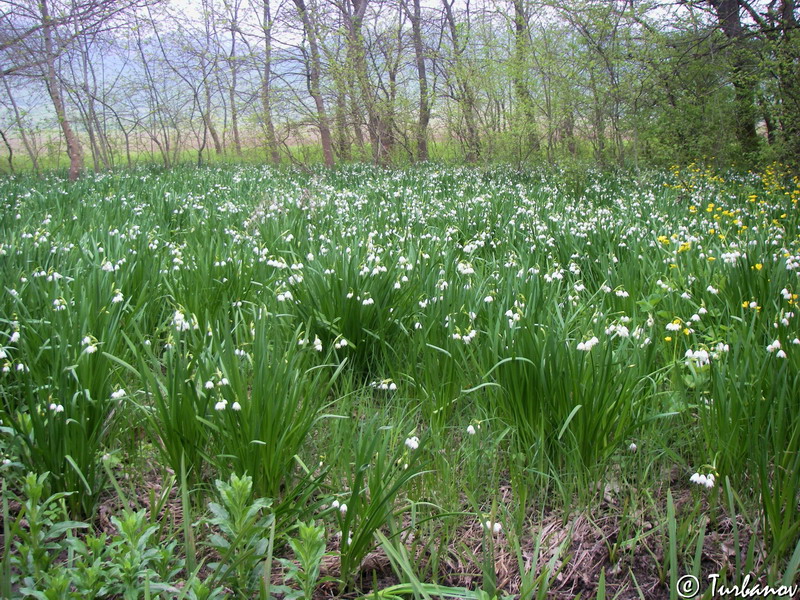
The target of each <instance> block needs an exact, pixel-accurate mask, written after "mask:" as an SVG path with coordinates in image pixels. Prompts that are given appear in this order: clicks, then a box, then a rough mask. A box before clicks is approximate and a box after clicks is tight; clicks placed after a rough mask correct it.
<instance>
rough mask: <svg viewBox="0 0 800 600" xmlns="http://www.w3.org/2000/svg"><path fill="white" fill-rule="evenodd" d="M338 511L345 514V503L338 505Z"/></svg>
mask: <svg viewBox="0 0 800 600" xmlns="http://www.w3.org/2000/svg"><path fill="white" fill-rule="evenodd" d="M339 512H340V513H341V514H342V516H345V515H346V514H347V504H344V503H342V504H341V505H340V506H339Z"/></svg>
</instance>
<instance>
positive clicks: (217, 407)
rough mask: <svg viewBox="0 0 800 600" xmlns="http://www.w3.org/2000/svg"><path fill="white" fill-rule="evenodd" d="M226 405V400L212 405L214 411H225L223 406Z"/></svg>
mask: <svg viewBox="0 0 800 600" xmlns="http://www.w3.org/2000/svg"><path fill="white" fill-rule="evenodd" d="M227 404H228V401H227V400H220V401H219V402H217V403H216V404H215V405H214V410H225V406H226V405H227Z"/></svg>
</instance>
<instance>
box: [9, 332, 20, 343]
mask: <svg viewBox="0 0 800 600" xmlns="http://www.w3.org/2000/svg"><path fill="white" fill-rule="evenodd" d="M18 341H19V331H15V332H14V333H12V334H11V337H10V338H8V343H9V344H16V343H17V342H18Z"/></svg>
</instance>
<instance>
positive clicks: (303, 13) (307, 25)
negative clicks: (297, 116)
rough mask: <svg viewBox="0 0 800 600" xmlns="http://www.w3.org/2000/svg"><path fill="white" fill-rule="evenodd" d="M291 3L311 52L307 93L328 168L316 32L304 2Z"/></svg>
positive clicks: (330, 146) (328, 132) (329, 159)
mask: <svg viewBox="0 0 800 600" xmlns="http://www.w3.org/2000/svg"><path fill="white" fill-rule="evenodd" d="M293 1H294V4H295V6H296V7H297V12H298V13H299V14H300V19H301V20H302V22H303V29H304V30H305V33H306V39H307V40H308V46H309V48H310V50H311V61H310V64H309V65H308V81H309V92H310V94H311V97H312V98H313V99H314V104H315V105H316V107H317V123H318V127H319V135H320V138H321V140H322V155H323V156H324V158H325V164H326V165H327V166H329V167H330V166H333V144H332V143H331V128H330V125H328V115H327V113H326V112H325V101H324V99H323V98H322V90H321V89H320V74H321V72H322V64H321V61H320V56H319V46H318V45H317V32H316V30H315V26H314V22H313V21H312V19H311V16H310V15H309V14H308V10H307V9H306V4H305V0H293Z"/></svg>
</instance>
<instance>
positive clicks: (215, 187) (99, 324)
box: [0, 165, 800, 600]
mask: <svg viewBox="0 0 800 600" xmlns="http://www.w3.org/2000/svg"><path fill="white" fill-rule="evenodd" d="M799 201H800V179H798V178H797V177H794V178H792V177H791V176H790V175H788V174H786V173H784V172H783V170H782V168H781V167H780V166H775V167H772V168H769V169H767V170H766V171H765V172H763V173H757V174H756V173H748V174H737V173H733V172H730V173H726V172H718V171H710V170H706V169H704V168H703V167H701V166H695V165H691V166H689V167H684V168H677V167H676V168H674V169H672V170H663V171H647V172H642V173H640V174H613V173H608V172H601V171H599V170H562V171H559V170H555V169H551V170H540V171H535V170H534V171H531V170H525V171H517V170H514V169H512V168H506V167H492V168H485V169H480V168H466V167H461V168H457V167H437V166H434V165H427V166H423V167H418V168H408V169H396V170H387V169H379V168H375V167H369V166H349V167H342V168H340V169H337V170H324V169H322V168H317V169H315V170H310V171H308V170H303V171H299V170H291V169H288V168H287V169H280V170H276V169H270V168H267V167H257V166H245V167H236V166H220V167H215V168H201V169H191V168H178V169H175V170H172V171H159V170H155V169H150V170H144V169H140V170H133V171H128V172H119V173H113V174H99V175H96V176H88V177H85V178H83V179H81V180H79V181H78V182H76V183H69V182H67V181H65V180H63V179H59V178H57V177H55V176H52V175H51V176H45V177H43V178H41V179H35V178H33V177H28V176H20V177H17V178H6V179H1V180H0V203H2V211H0V233H2V236H1V237H0V244H2V245H0V283H2V290H0V292H2V294H1V295H0V367H2V373H0V400H2V402H1V403H0V418H2V429H0V454H1V455H2V457H0V458H2V460H3V461H4V462H3V465H2V466H1V467H0V473H2V478H3V498H4V500H3V508H2V510H3V523H4V535H3V544H4V552H3V557H4V558H3V561H4V562H3V568H2V572H0V597H36V598H67V597H84V598H91V597H102V598H106V597H108V598H117V597H125V598H138V597H147V596H148V595H149V597H162V598H175V597H187V598H198V599H199V598H222V597H231V598H233V597H235V598H241V597H261V598H268V597H269V596H270V595H272V596H274V597H278V598H295V597H300V598H303V597H306V598H311V597H314V598H331V597H342V598H344V597H346V598H358V597H362V596H366V595H367V594H369V598H385V599H387V600H388V599H391V598H397V597H418V598H424V597H459V598H480V599H486V600H489V599H491V598H494V597H497V598H503V597H506V596H513V597H519V598H533V597H541V598H544V597H552V598H573V597H576V596H577V595H580V597H582V598H595V597H608V598H613V597H619V598H647V599H650V598H677V597H681V596H680V594H682V593H684V592H685V588H680V587H679V583H680V585H685V583H686V581H687V579H686V576H689V577H690V578H691V577H697V578H698V580H699V585H700V592H701V593H702V592H703V591H705V590H707V589H709V588H710V586H711V581H712V580H710V579H707V577H708V576H709V575H714V574H718V575H719V579H718V582H719V583H720V584H721V583H722V582H723V581H725V582H726V585H733V584H736V583H739V584H741V583H742V582H743V581H744V577H745V576H746V575H747V574H748V573H752V576H751V579H750V585H751V586H752V585H753V582H758V583H759V584H760V585H772V586H778V585H780V584H786V585H790V584H793V583H795V580H796V578H797V572H798V570H800V544H799V543H798V540H800V514H799V513H798V501H799V500H800V497H799V496H798V492H800V339H799V338H800V317H798V312H799V311H798V307H797V302H798V294H800V277H799V276H800V210H798V202H799ZM45 474H47V476H46V477H44V475H45ZM52 494H55V496H53V497H50V496H51V495H52ZM309 523H311V524H313V526H308V524H309ZM304 524H305V525H304ZM104 535H107V536H108V537H106V538H103V537H102V536H104ZM92 569H94V570H92ZM787 591H788V589H787ZM70 593H71V594H73V595H72V596H70V595H68V594H70ZM59 594H61V595H59ZM448 594H449V595H448ZM779 596H780V591H778V592H776V597H779ZM784 597H788V596H784Z"/></svg>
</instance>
